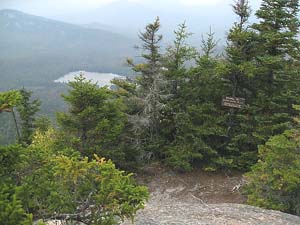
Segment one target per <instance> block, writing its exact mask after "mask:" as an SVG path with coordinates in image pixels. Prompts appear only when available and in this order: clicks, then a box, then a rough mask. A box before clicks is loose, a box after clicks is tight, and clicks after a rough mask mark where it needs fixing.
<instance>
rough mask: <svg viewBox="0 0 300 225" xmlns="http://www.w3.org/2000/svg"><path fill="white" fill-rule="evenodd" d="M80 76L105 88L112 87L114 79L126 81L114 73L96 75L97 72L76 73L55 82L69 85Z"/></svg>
mask: <svg viewBox="0 0 300 225" xmlns="http://www.w3.org/2000/svg"><path fill="white" fill-rule="evenodd" d="M80 74H83V76H84V77H85V78H86V79H87V80H91V82H92V83H94V84H96V83H97V85H99V86H100V87H103V86H106V85H107V86H111V85H112V83H111V80H113V79H114V78H118V79H125V77H124V76H120V75H117V74H113V73H95V72H87V71H75V72H71V73H68V74H66V75H64V76H62V77H60V78H59V79H57V80H55V81H54V82H56V83H68V82H70V81H74V80H75V77H76V76H79V75H80Z"/></svg>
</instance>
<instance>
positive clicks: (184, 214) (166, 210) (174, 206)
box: [123, 193, 300, 225]
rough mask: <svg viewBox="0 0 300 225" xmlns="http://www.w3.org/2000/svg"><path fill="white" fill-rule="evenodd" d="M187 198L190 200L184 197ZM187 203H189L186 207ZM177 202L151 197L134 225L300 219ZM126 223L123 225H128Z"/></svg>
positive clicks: (240, 224) (298, 222) (270, 224)
mask: <svg viewBox="0 0 300 225" xmlns="http://www.w3.org/2000/svg"><path fill="white" fill-rule="evenodd" d="M187 198H190V196H187ZM187 202H188V203H187ZM187 202H185V201H178V199H175V198H169V197H168V196H166V194H162V193H153V194H152V195H151V199H150V201H149V202H148V203H147V205H146V207H145V209H144V210H141V211H140V212H139V213H138V215H137V217H136V220H135V222H134V223H133V224H134V225H300V217H297V216H293V215H289V214H285V213H282V212H278V211H273V210H264V209H260V208H257V207H252V206H249V205H243V204H235V203H223V204H222V203H220V204H206V203H204V202H202V201H201V200H200V199H196V198H195V199H194V202H191V199H189V200H187ZM131 224H132V223H131V222H129V221H127V222H125V223H123V225H131Z"/></svg>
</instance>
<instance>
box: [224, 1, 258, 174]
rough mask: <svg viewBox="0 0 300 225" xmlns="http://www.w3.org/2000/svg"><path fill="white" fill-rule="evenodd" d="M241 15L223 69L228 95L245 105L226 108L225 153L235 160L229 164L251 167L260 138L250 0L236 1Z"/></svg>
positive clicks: (230, 38)
mask: <svg viewBox="0 0 300 225" xmlns="http://www.w3.org/2000/svg"><path fill="white" fill-rule="evenodd" d="M233 11H234V13H235V14H236V15H237V17H238V21H237V22H235V23H234V25H233V27H232V28H231V29H230V31H229V34H228V36H227V40H228V46H227V48H226V61H225V68H224V70H223V72H222V77H223V81H224V89H225V90H226V95H227V96H231V97H239V98H244V99H245V100H246V105H245V106H243V108H242V109H234V108H230V109H229V108H224V110H225V111H226V129H227V131H226V136H227V140H226V142H227V143H226V147H225V148H224V151H223V152H222V155H223V157H225V158H227V159H229V160H231V161H232V163H231V165H228V166H230V167H235V168H239V169H243V170H244V169H246V170H247V169H249V167H250V166H251V165H253V164H254V163H255V162H256V160H257V144H258V141H257V140H256V138H255V137H254V136H253V132H254V131H255V129H254V128H255V121H254V118H253V117H254V114H255V110H256V107H255V104H254V102H255V99H256V89H255V88H256V87H255V82H254V81H255V79H254V76H255V74H256V62H255V56H256V55H257V49H256V44H255V43H256V40H255V33H254V32H253V31H252V30H251V25H250V24H249V23H248V19H249V17H250V15H251V9H250V7H249V1H247V0H238V1H237V2H236V3H235V5H233Z"/></svg>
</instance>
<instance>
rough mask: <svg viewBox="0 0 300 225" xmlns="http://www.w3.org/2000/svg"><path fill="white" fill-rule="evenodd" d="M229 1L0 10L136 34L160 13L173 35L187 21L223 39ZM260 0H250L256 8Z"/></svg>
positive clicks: (88, 2)
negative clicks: (101, 26)
mask: <svg viewBox="0 0 300 225" xmlns="http://www.w3.org/2000/svg"><path fill="white" fill-rule="evenodd" d="M233 2H234V1H229V0H1V1H0V9H4V8H6V9H7V8H9V9H16V10H20V11H23V12H25V13H29V14H33V15H38V16H43V17H47V18H51V19H55V20H60V21H64V22H69V23H75V24H90V23H99V24H102V25H105V26H109V27H111V29H114V30H115V31H120V32H123V33H124V32H127V33H130V34H132V35H135V34H136V33H137V32H138V30H141V29H142V28H143V27H144V26H145V24H147V23H149V22H152V21H153V20H154V18H155V17H156V16H160V18H161V21H162V28H163V32H164V33H166V34H167V35H168V34H172V31H173V30H174V29H175V28H176V25H178V24H179V23H182V22H183V21H186V22H187V24H188V26H189V27H190V30H191V31H192V32H193V33H195V34H198V39H200V35H201V34H202V33H205V32H206V31H208V30H209V28H210V27H212V30H213V31H214V32H215V33H216V36H217V37H218V38H221V39H223V37H224V36H225V33H226V31H228V29H229V28H230V26H231V25H232V23H233V22H234V21H235V19H236V18H235V16H234V14H233V13H232V9H231V4H233ZM259 3H260V0H252V1H250V4H251V7H252V8H253V11H255V10H256V9H257V8H258V6H259Z"/></svg>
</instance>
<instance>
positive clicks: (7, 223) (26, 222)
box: [0, 184, 32, 225]
mask: <svg viewBox="0 0 300 225" xmlns="http://www.w3.org/2000/svg"><path fill="white" fill-rule="evenodd" d="M13 189H14V188H13V187H8V186H3V185H1V184H0V223H1V224H2V225H31V224H32V215H30V214H27V213H26V212H25V210H24V208H23V205H22V203H21V201H20V200H18V199H17V197H16V194H14V193H13V192H14V190H13Z"/></svg>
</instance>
